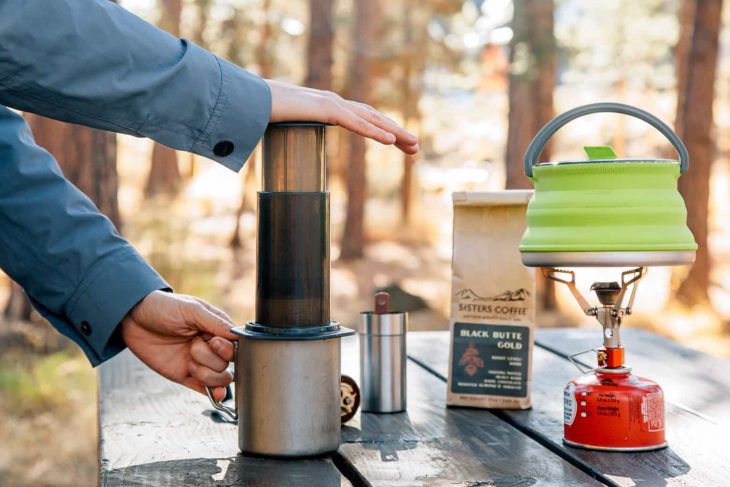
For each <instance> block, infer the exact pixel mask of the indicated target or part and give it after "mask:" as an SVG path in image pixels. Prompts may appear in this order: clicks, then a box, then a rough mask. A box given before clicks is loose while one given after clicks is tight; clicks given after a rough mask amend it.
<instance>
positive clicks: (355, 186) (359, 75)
mask: <svg viewBox="0 0 730 487" xmlns="http://www.w3.org/2000/svg"><path fill="white" fill-rule="evenodd" d="M378 13H379V1H378V0H355V28H354V29H353V35H352V51H351V52H352V54H351V56H352V57H351V58H350V66H349V70H348V75H349V76H348V82H347V88H348V89H347V97H348V98H349V99H351V100H356V101H359V102H363V103H370V94H371V93H370V92H371V90H372V79H373V74H374V73H373V71H374V65H375V62H374V61H375V53H376V52H377V45H376V42H377V39H378V32H377V31H378ZM347 140H348V147H349V160H348V166H347V170H346V174H347V217H346V220H345V231H344V234H343V236H342V251H341V253H340V258H341V259H345V260H347V259H357V258H360V257H362V256H363V252H364V245H365V244H364V231H365V228H364V227H365V198H366V195H367V181H366V174H367V173H366V156H367V153H366V150H367V146H366V145H365V139H363V138H362V137H361V136H359V135H355V134H348V136H347Z"/></svg>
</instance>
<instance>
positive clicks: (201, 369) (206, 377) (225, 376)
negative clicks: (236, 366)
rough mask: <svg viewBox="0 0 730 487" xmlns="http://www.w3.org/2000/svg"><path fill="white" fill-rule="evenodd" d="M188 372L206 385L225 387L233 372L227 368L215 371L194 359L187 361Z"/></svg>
mask: <svg viewBox="0 0 730 487" xmlns="http://www.w3.org/2000/svg"><path fill="white" fill-rule="evenodd" d="M188 372H189V373H190V375H191V376H192V377H193V378H195V379H197V380H198V381H200V383H201V384H204V385H206V386H208V387H225V386H227V385H228V384H230V383H231V382H233V374H231V373H230V372H228V371H227V370H225V371H223V372H217V371H215V370H213V369H210V368H208V367H206V366H204V365H201V364H199V363H197V362H195V361H194V360H191V361H190V362H189V363H188Z"/></svg>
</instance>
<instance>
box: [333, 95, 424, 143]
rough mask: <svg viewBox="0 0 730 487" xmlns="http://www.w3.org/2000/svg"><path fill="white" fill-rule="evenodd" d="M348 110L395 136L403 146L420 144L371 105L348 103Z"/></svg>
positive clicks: (413, 136) (415, 138)
mask: <svg viewBox="0 0 730 487" xmlns="http://www.w3.org/2000/svg"><path fill="white" fill-rule="evenodd" d="M347 104H348V108H349V109H350V110H351V111H353V112H355V113H356V114H358V115H360V116H361V117H363V118H364V119H365V120H367V121H368V122H370V123H372V124H373V125H375V126H377V127H380V128H381V129H383V130H385V131H387V132H389V133H391V134H393V135H395V137H396V139H397V142H398V143H400V144H402V145H403V146H412V145H416V144H417V143H418V137H416V135H415V134H412V133H410V132H409V131H408V130H406V129H404V128H403V127H401V126H400V125H398V124H397V123H396V122H395V121H394V120H392V119H390V118H388V117H386V116H385V115H383V114H382V113H380V112H379V111H377V110H375V109H374V108H373V107H371V106H370V105H366V104H364V103H357V102H353V101H351V102H347Z"/></svg>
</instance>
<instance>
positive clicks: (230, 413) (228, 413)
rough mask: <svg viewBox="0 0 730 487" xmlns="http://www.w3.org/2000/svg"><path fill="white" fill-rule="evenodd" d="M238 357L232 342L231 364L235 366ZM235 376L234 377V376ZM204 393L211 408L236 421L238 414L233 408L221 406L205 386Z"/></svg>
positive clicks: (236, 343)
mask: <svg viewBox="0 0 730 487" xmlns="http://www.w3.org/2000/svg"><path fill="white" fill-rule="evenodd" d="M237 356H238V342H233V363H234V365H235V364H236V362H237V360H236V357H237ZM234 376H235V375H234ZM205 393H206V394H207V395H208V399H209V400H210V403H211V404H212V405H213V407H214V408H215V409H216V410H218V411H220V412H221V413H223V414H224V415H225V416H228V417H229V418H230V419H231V420H233V421H238V412H237V411H236V408H235V407H228V406H226V405H225V404H222V403H221V402H220V401H217V400H216V399H215V397H213V389H211V388H210V387H208V386H205Z"/></svg>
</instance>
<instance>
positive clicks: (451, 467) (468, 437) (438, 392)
mask: <svg viewBox="0 0 730 487" xmlns="http://www.w3.org/2000/svg"><path fill="white" fill-rule="evenodd" d="M412 335H422V333H412V334H411V335H409V340H410V337H411V336H412ZM425 335H427V336H428V335H430V334H425ZM356 346H357V341H356V339H355V338H354V337H353V338H348V339H345V340H344V343H343V356H342V369H343V373H345V374H348V375H350V376H351V377H354V378H356V379H357V378H358V374H359V364H358V355H357V349H356ZM445 399H446V386H445V384H444V383H443V382H442V381H441V380H440V379H438V378H437V377H435V376H434V375H433V374H430V373H428V372H427V371H425V370H424V369H423V368H421V367H419V366H418V365H416V364H415V363H412V362H409V364H408V409H407V412H405V413H398V414H357V415H356V416H355V418H353V420H352V421H351V422H350V423H348V425H347V426H346V427H345V428H344V429H343V444H342V446H341V447H340V452H341V453H342V455H343V456H345V457H346V458H347V459H348V460H349V461H350V462H351V463H352V464H353V465H354V466H355V468H356V469H357V470H358V471H359V472H360V473H361V474H362V475H363V476H364V477H365V478H367V480H368V482H369V483H370V484H371V485H373V486H384V487H386V486H387V487H401V486H404V487H405V486H408V487H411V486H414V487H415V486H418V487H441V486H477V485H484V486H487V485H497V486H528V485H566V486H569V485H600V483H599V482H597V481H596V480H594V479H592V478H591V477H590V476H588V475H587V474H585V473H583V472H582V471H580V470H579V469H577V468H576V467H574V466H573V465H570V464H569V463H567V462H566V461H564V460H563V459H561V458H560V457H559V456H557V455H555V454H554V453H552V452H550V451H549V450H547V449H546V448H545V447H543V446H541V445H540V444H538V443H537V442H535V441H534V440H532V439H530V438H529V437H527V436H525V435H524V434H522V433H521V432H519V431H518V430H516V429H515V428H513V427H512V426H510V425H509V424H507V423H506V422H504V421H502V420H500V419H499V418H497V417H495V416H494V415H493V414H491V413H489V412H487V411H483V410H476V409H447V408H446V403H445Z"/></svg>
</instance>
